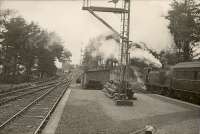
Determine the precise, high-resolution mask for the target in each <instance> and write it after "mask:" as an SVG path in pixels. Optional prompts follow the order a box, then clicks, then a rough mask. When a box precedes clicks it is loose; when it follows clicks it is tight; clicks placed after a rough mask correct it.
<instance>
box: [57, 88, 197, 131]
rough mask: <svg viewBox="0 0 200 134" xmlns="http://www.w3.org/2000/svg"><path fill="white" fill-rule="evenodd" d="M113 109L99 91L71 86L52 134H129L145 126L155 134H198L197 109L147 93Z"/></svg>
mask: <svg viewBox="0 0 200 134" xmlns="http://www.w3.org/2000/svg"><path fill="white" fill-rule="evenodd" d="M136 97H137V100H135V101H134V104H133V106H116V105H115V104H114V102H113V101H112V100H111V99H109V98H107V97H106V96H105V95H104V94H103V92H102V91H100V90H84V89H80V88H78V87H72V91H71V94H70V97H69V100H68V102H67V104H66V106H65V108H64V112H63V114H62V117H61V120H60V122H59V125H58V127H57V129H56V134H129V133H131V132H134V131H136V130H138V129H142V128H144V127H145V125H152V126H154V127H156V129H157V132H156V134H199V130H200V108H198V107H193V106H192V105H188V104H184V103H179V102H176V101H173V100H170V99H166V98H162V97H158V96H156V95H153V94H150V95H146V94H136Z"/></svg>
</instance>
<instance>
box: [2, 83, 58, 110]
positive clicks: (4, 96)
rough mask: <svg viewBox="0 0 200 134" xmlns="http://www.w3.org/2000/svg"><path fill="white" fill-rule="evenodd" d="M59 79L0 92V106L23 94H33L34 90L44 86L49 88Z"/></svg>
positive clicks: (41, 88) (42, 88)
mask: <svg viewBox="0 0 200 134" xmlns="http://www.w3.org/2000/svg"><path fill="white" fill-rule="evenodd" d="M58 81H59V80H55V81H51V82H45V83H43V84H40V85H34V86H31V87H26V88H22V89H18V90H15V91H8V92H5V93H1V94H0V106H2V105H4V104H6V103H8V102H10V101H14V100H16V99H18V98H21V97H23V96H25V95H29V94H33V93H35V92H38V91H41V90H44V89H46V88H50V87H52V86H53V85H54V84H56V83H57V82H58Z"/></svg>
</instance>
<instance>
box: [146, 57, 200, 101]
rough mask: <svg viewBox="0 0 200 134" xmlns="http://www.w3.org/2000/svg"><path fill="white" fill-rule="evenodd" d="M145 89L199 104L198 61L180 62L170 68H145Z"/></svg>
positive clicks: (199, 81)
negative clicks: (155, 69) (153, 69)
mask: <svg viewBox="0 0 200 134" xmlns="http://www.w3.org/2000/svg"><path fill="white" fill-rule="evenodd" d="M145 85H146V87H147V91H149V92H153V93H157V94H161V95H165V96H169V97H173V98H177V99H181V100H184V101H188V102H191V103H195V104H200V62H199V61H194V62H181V63H178V64H176V65H174V66H173V67H172V68H170V69H160V70H157V71H152V70H151V69H150V68H147V69H146V75H145Z"/></svg>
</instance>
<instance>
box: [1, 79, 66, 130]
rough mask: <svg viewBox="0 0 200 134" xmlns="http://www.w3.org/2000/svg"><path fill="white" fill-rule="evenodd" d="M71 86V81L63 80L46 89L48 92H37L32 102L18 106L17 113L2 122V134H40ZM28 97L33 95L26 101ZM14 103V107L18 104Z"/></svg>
mask: <svg viewBox="0 0 200 134" xmlns="http://www.w3.org/2000/svg"><path fill="white" fill-rule="evenodd" d="M69 84H70V81H69V80H62V81H61V82H59V83H57V84H55V85H53V86H51V87H48V88H46V90H41V92H37V93H36V94H37V95H35V97H34V98H32V99H31V100H28V103H26V104H23V105H20V106H19V105H18V107H17V106H16V107H17V108H18V110H17V112H14V113H12V115H11V116H7V119H6V120H5V119H4V121H3V122H0V133H1V134H9V133H11V134H12V133H17V134H27V133H34V134H39V133H40V131H41V129H42V128H43V127H44V125H45V123H46V121H47V120H48V119H49V117H50V115H51V113H52V112H53V110H54V109H55V107H56V106H57V104H58V102H59V101H60V99H61V98H62V96H63V95H64V93H65V91H66V90H67V88H68V86H69ZM28 96H29V97H30V96H31V95H30V94H29V95H27V96H26V97H27V98H26V100H27V99H28V98H29V97H28ZM23 102H24V100H23ZM12 103H13V104H12V105H15V103H18V102H17V101H14V102H12ZM20 103H21V102H20ZM14 109H15V108H14ZM0 120H1V117H0Z"/></svg>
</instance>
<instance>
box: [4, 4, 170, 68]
mask: <svg viewBox="0 0 200 134" xmlns="http://www.w3.org/2000/svg"><path fill="white" fill-rule="evenodd" d="M169 3H170V2H169V1H168V0H132V5H131V28H130V39H131V40H133V41H137V42H140V41H142V42H145V43H147V44H148V46H149V47H151V48H154V49H157V50H161V49H164V48H166V47H167V46H169V45H171V44H172V43H173V42H172V37H171V35H170V33H169V30H168V29H167V25H168V21H167V20H166V19H165V18H164V16H165V15H167V11H168V10H169V8H170V6H169ZM104 4H105V5H106V6H107V5H108V4H109V5H108V6H113V5H112V4H111V3H108V2H107V1H106V3H105V2H102V1H98V2H96V3H95V2H94V5H96V6H97V5H104ZM81 7H82V0H77V1H68V0H66V1H64V0H60V1H24V0H22V1H20V0H17V1H4V2H3V4H2V5H1V8H10V9H15V10H17V11H18V13H19V14H20V15H22V16H23V17H24V18H25V19H26V20H27V21H35V22H37V23H38V24H39V25H40V26H41V27H42V28H44V29H47V30H48V31H55V32H56V33H57V34H58V35H59V36H61V38H62V39H63V41H64V42H65V44H64V45H65V47H66V48H68V49H69V50H70V51H71V52H72V55H73V56H72V62H73V63H75V64H77V63H79V62H80V55H81V54H80V49H81V48H83V47H84V46H85V45H86V44H87V42H88V41H89V39H90V38H93V37H96V36H98V35H100V34H105V33H107V32H110V30H109V29H108V28H107V27H105V26H104V25H103V24H101V22H99V21H98V20H96V19H95V18H94V17H93V16H92V15H91V14H89V12H87V11H83V10H81ZM99 15H100V16H102V18H104V19H105V20H106V21H107V22H109V23H110V24H111V25H112V26H113V27H114V28H115V29H116V30H117V31H119V27H120V16H119V15H117V14H113V13H107V14H105V13H101V14H99ZM116 47H117V46H116Z"/></svg>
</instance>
